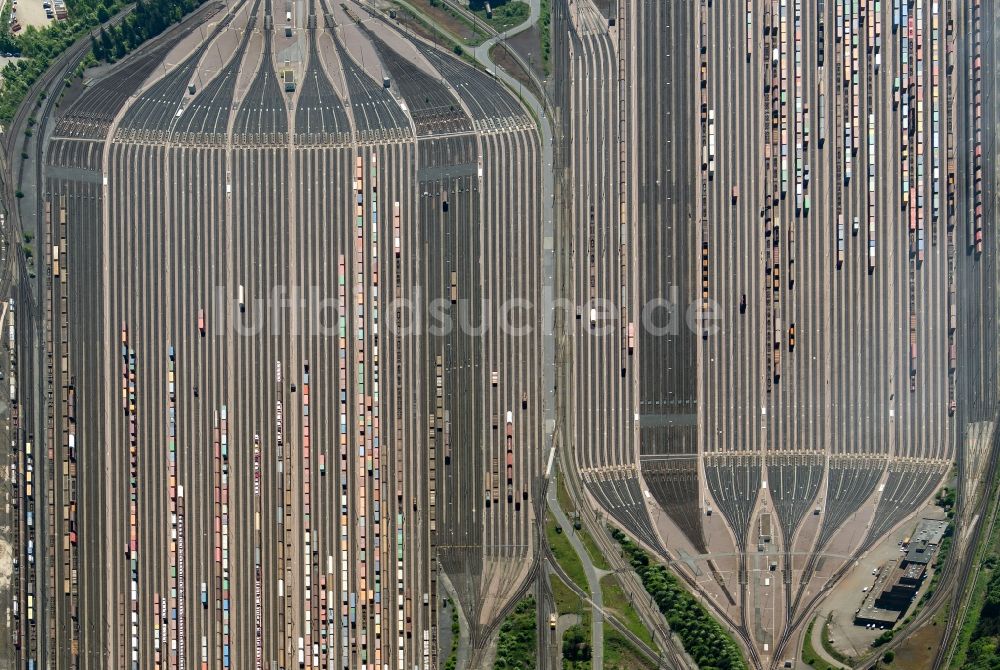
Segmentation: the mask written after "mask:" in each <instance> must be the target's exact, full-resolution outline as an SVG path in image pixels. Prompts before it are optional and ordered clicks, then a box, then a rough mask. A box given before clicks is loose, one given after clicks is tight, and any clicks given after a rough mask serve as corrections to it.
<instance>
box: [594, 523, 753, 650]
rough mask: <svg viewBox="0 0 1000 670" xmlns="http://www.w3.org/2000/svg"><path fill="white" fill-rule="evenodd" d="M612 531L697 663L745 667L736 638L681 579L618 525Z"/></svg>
mask: <svg viewBox="0 0 1000 670" xmlns="http://www.w3.org/2000/svg"><path fill="white" fill-rule="evenodd" d="M611 535H612V537H614V538H615V540H616V541H617V542H618V544H620V545H621V546H622V549H623V550H624V552H625V557H626V558H628V560H629V563H631V565H632V568H633V569H634V570H635V571H636V573H638V575H639V578H640V579H641V580H642V585H643V586H644V587H645V588H646V591H648V592H649V594H650V595H651V596H652V597H653V600H654V602H655V603H656V605H657V607H659V608H660V611H661V612H662V613H663V616H664V617H666V619H667V623H669V624H670V628H671V630H673V631H674V632H675V633H677V636H678V637H679V638H680V639H681V643H682V644H683V645H684V650H685V651H687V653H688V654H690V655H691V658H693V659H694V661H695V663H697V664H698V667H699V668H718V669H719V670H745V668H746V663H745V662H744V661H743V657H742V655H741V654H740V648H739V646H737V644H736V641H735V640H733V638H732V637H731V636H730V635H729V634H728V633H727V632H726V630H725V629H724V628H723V627H722V626H721V625H720V624H719V622H718V621H716V620H715V619H714V618H712V616H711V615H710V614H709V613H708V610H706V609H705V607H704V606H703V605H702V604H701V603H700V602H698V600H697V599H696V598H695V597H694V596H693V595H691V594H690V593H689V592H688V591H687V589H685V588H684V587H683V585H682V584H681V583H680V580H678V579H677V577H676V576H675V575H673V574H672V573H671V572H670V571H669V570H667V568H666V567H665V566H663V565H659V564H656V563H651V562H650V560H649V556H648V555H647V554H646V552H645V551H643V550H642V549H641V548H640V547H639V546H638V545H637V544H635V543H634V542H632V541H631V540H630V539H629V538H628V537H627V536H626V535H625V534H624V533H623V532H621V531H620V530H618V529H617V528H612V529H611Z"/></svg>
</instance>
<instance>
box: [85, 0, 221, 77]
mask: <svg viewBox="0 0 1000 670" xmlns="http://www.w3.org/2000/svg"><path fill="white" fill-rule="evenodd" d="M203 1H204V0H138V2H136V5H135V11H134V12H132V13H131V14H129V15H128V16H127V17H126V18H125V20H124V21H122V22H121V23H119V24H118V25H117V26H114V27H112V28H111V29H105V28H104V27H103V26H102V27H101V30H100V33H99V34H98V35H93V34H91V36H90V40H91V48H92V49H93V52H94V56H95V57H96V58H97V60H102V61H108V62H114V61H116V60H118V59H119V58H121V57H122V56H124V55H125V54H127V53H129V52H130V51H132V50H133V49H135V48H136V47H137V46H139V45H140V44H142V43H143V42H145V41H146V40H148V39H150V38H152V37H156V36H157V35H159V34H160V33H162V32H163V31H164V30H166V29H167V28H168V27H170V26H171V25H172V24H174V23H177V22H178V21H180V20H181V18H182V17H183V16H184V15H185V14H187V13H189V12H191V11H194V10H195V9H197V8H198V6H199V5H201V3H202V2H203Z"/></svg>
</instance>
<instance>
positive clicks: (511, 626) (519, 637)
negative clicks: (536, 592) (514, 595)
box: [493, 596, 538, 670]
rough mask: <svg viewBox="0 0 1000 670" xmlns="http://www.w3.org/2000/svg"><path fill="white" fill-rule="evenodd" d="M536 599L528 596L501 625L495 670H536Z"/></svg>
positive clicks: (494, 663) (494, 664)
mask: <svg viewBox="0 0 1000 670" xmlns="http://www.w3.org/2000/svg"><path fill="white" fill-rule="evenodd" d="M536 626H537V611H536V607H535V599H534V597H532V596H528V597H527V598H525V599H524V600H522V601H521V602H519V603H518V604H517V606H515V607H514V611H513V612H511V614H510V616H508V617H507V618H506V619H504V622H503V623H502V624H501V625H500V637H499V638H498V639H497V656H496V660H495V661H494V662H493V670H534V668H535V667H537V666H536V659H535V647H536V645H537V640H538V631H537V629H536Z"/></svg>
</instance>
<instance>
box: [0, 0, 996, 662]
mask: <svg viewBox="0 0 1000 670" xmlns="http://www.w3.org/2000/svg"><path fill="white" fill-rule="evenodd" d="M606 4H607V3H604V2H592V1H591V0H573V2H564V1H563V0H559V1H557V2H554V3H553V7H552V16H553V22H552V25H553V42H552V44H553V50H552V67H553V70H554V73H555V75H554V77H553V79H554V80H556V81H553V82H552V84H551V90H549V91H547V94H548V96H549V98H550V99H549V107H548V108H547V109H548V110H551V111H552V114H551V117H550V116H549V115H548V114H543V115H538V114H537V113H535V112H534V111H532V110H533V109H534V108H533V107H532V106H530V105H528V104H526V103H522V100H520V99H519V96H518V94H517V93H515V92H513V91H509V90H508V89H507V88H506V87H505V86H503V85H502V84H501V82H500V81H499V80H498V79H497V78H496V76H495V75H492V74H488V73H485V72H484V71H482V70H480V69H477V68H476V67H473V66H472V65H470V64H469V63H468V62H467V61H466V60H463V59H461V58H458V57H456V56H455V55H454V54H453V53H451V52H449V51H445V50H442V49H441V48H440V47H438V46H436V45H434V44H431V43H430V42H428V41H426V40H425V39H424V38H423V37H421V36H418V35H414V34H412V33H409V32H406V31H405V30H404V29H402V28H401V27H400V25H399V24H397V23H396V22H395V21H393V20H392V19H390V18H389V16H388V13H387V12H386V13H385V14H383V13H381V12H379V11H376V10H374V9H372V7H370V6H368V5H367V4H366V5H362V4H357V3H348V4H341V3H334V2H329V1H327V0H295V1H294V2H287V3H286V2H283V3H277V4H275V3H273V1H272V0H231V1H230V2H228V3H226V4H223V3H208V4H206V5H204V6H203V7H202V8H201V9H199V10H198V12H199V18H198V20H197V21H185V22H183V23H181V24H178V25H177V26H175V27H174V28H172V29H170V30H169V31H167V32H166V33H164V34H163V35H161V36H160V37H158V38H156V39H155V40H153V41H152V42H151V43H150V44H148V45H146V46H144V47H143V48H142V49H140V50H138V51H137V52H135V53H134V54H132V55H130V56H129V57H127V58H125V59H124V60H123V61H122V62H120V63H118V64H116V65H115V66H114V67H113V68H109V69H105V70H103V71H102V72H100V74H98V75H96V76H95V77H94V78H93V79H92V80H91V81H89V82H88V85H87V86H85V87H82V89H81V90H77V89H76V88H74V89H73V91H74V92H73V94H72V95H71V96H70V97H69V98H68V99H67V100H66V101H64V102H63V103H62V104H61V105H60V107H59V109H58V110H54V109H53V108H52V107H51V105H46V107H45V110H46V117H47V116H48V114H49V112H51V118H48V120H47V121H45V122H43V123H42V125H41V126H40V128H41V130H44V132H41V131H40V132H39V133H38V138H37V140H36V141H37V145H38V147H39V148H40V149H41V151H40V155H41V156H43V160H42V161H40V164H39V165H38V176H39V179H38V183H37V189H36V190H37V193H29V194H28V195H29V197H26V198H25V199H24V201H23V202H22V204H21V209H22V217H23V216H25V215H24V214H23V210H25V209H30V210H31V211H32V212H33V216H34V217H36V221H37V231H38V248H39V252H38V254H39V259H38V262H39V272H38V277H37V280H36V279H31V280H30V282H31V283H33V284H34V292H32V287H31V286H30V285H29V279H28V278H27V277H25V278H23V281H22V282H21V284H20V288H19V290H18V293H17V294H16V295H15V298H14V299H13V300H11V301H10V302H9V303H8V304H7V307H6V308H5V311H4V315H3V317H2V318H3V319H5V324H4V325H10V326H15V328H12V329H11V330H10V333H11V334H10V335H9V340H8V341H9V342H10V343H11V345H12V346H10V349H11V350H12V351H13V352H14V353H13V354H12V363H13V367H12V384H15V387H16V388H15V390H13V391H12V392H11V393H12V400H13V399H15V395H17V396H19V397H18V398H17V399H16V402H15V403H14V407H15V413H14V415H13V420H14V421H15V422H16V426H17V427H18V433H17V435H18V437H17V439H16V440H15V442H16V445H15V462H16V464H17V466H18V468H17V471H18V476H19V479H18V480H17V481H16V486H17V487H18V488H17V489H16V490H17V493H18V500H19V501H21V507H19V508H18V509H17V518H18V523H17V524H16V527H17V543H16V545H17V546H18V547H19V548H20V549H19V554H18V555H19V556H20V557H21V558H20V560H19V561H18V562H17V563H16V567H15V570H16V572H15V584H16V590H17V595H16V599H17V602H18V603H19V608H20V613H19V616H18V617H16V621H15V624H14V627H15V628H16V632H15V638H16V644H17V645H18V648H19V651H18V653H19V654H20V657H21V658H22V659H24V660H25V661H29V660H34V661H35V662H36V663H39V664H41V663H42V662H43V661H47V663H46V665H50V666H51V667H57V668H73V667H84V668H125V667H136V668H157V669H159V668H170V669H171V670H177V669H180V670H183V669H184V668H185V667H192V668H193V667H206V668H207V667H233V668H273V667H279V668H291V667H311V668H345V669H347V668H351V669H353V668H363V667H369V668H371V667H378V668H383V667H385V668H435V667H439V666H440V665H441V664H443V662H444V658H443V657H444V656H446V655H447V654H448V652H449V650H447V649H442V645H441V640H440V639H439V636H441V631H442V628H448V627H450V621H448V620H445V621H442V620H441V616H442V615H441V610H442V607H441V604H442V602H443V600H444V599H445V598H448V599H449V600H451V601H453V602H454V603H455V604H456V605H457V606H458V609H459V610H460V612H461V626H462V630H463V639H462V642H461V645H462V646H463V648H467V649H468V651H467V652H463V654H462V658H463V659H465V660H467V661H468V663H469V665H468V667H477V666H476V665H475V664H476V663H478V662H485V661H484V660H483V659H488V658H489V657H490V651H489V650H490V645H491V644H492V641H493V640H494V639H495V636H496V631H497V628H498V626H499V623H500V621H501V620H502V619H503V617H504V616H505V615H506V614H507V613H509V612H510V610H511V608H512V607H513V605H514V604H515V603H516V602H517V601H518V600H519V599H520V597H521V596H523V595H525V594H527V593H529V592H532V591H533V590H534V589H535V588H536V582H538V581H540V580H539V579H538V578H539V576H542V575H544V571H543V570H540V569H539V566H540V565H541V564H542V563H543V562H545V561H549V560H551V554H550V553H549V552H548V550H547V548H546V547H544V546H542V544H540V543H543V542H544V540H545V534H544V532H542V533H539V532H538V529H539V527H540V525H541V523H542V522H543V520H544V504H545V503H544V499H545V497H544V493H545V488H546V486H548V485H551V482H550V474H551V469H550V467H551V464H552V460H551V459H552V458H553V453H552V451H551V448H552V447H553V445H555V446H556V448H557V451H558V452H559V453H558V456H556V457H555V458H557V459H558V460H559V462H560V464H561V468H562V470H563V471H564V472H565V473H566V474H567V475H568V477H567V479H568V480H569V481H570V483H571V484H573V483H574V482H575V483H576V485H578V486H571V487H570V489H571V491H572V492H573V495H574V496H578V500H577V504H578V506H587V507H592V508H594V509H597V510H600V511H601V512H602V513H603V514H604V515H605V517H606V519H607V520H608V521H609V522H611V523H613V524H615V525H617V526H620V527H621V528H623V529H624V530H626V531H627V532H628V533H629V534H630V535H631V536H632V537H634V538H636V539H637V540H639V541H640V542H641V543H642V544H643V545H644V546H645V548H646V549H647V550H649V551H651V552H653V553H655V554H658V555H660V556H661V557H665V558H667V559H668V560H669V561H670V563H671V566H672V568H673V569H674V570H676V571H677V572H678V573H679V574H680V575H681V576H682V577H683V578H684V579H685V580H686V581H687V582H688V583H689V584H690V585H691V586H692V588H693V589H694V590H695V591H696V592H697V593H698V594H699V597H701V598H703V599H704V601H705V602H706V603H708V604H709V605H710V606H711V607H712V608H713V611H714V613H715V614H717V615H718V617H719V618H720V620H722V621H723V623H724V624H725V625H726V626H728V627H729V628H730V629H731V630H732V631H733V632H734V635H735V637H736V638H737V640H738V642H739V643H740V644H741V645H742V646H743V648H744V652H745V654H746V656H747V658H748V660H749V661H750V663H751V665H752V666H753V667H771V666H774V665H775V664H778V663H781V662H783V660H784V659H785V658H791V657H793V656H795V655H796V653H797V652H796V649H797V645H798V643H799V642H798V638H799V637H800V636H801V633H802V632H803V630H804V628H805V625H806V624H807V622H808V621H809V620H810V617H811V615H812V613H813V612H814V609H815V606H816V605H817V604H818V603H819V602H820V601H822V599H823V598H824V597H825V596H826V595H827V594H828V593H830V591H831V590H832V589H833V588H834V586H835V585H836V584H837V583H838V581H839V580H840V579H841V578H842V577H844V575H845V574H847V573H848V572H849V570H850V569H851V567H852V566H853V565H854V563H855V560H856V559H857V558H858V557H860V556H862V555H864V554H865V553H866V552H868V551H870V550H872V549H873V548H875V547H876V546H877V545H878V544H879V543H880V542H881V541H882V539H883V538H885V537H886V536H888V535H889V534H890V532H891V531H893V530H894V529H896V528H898V527H900V525H901V524H903V523H906V522H908V520H909V519H911V518H912V517H913V515H914V514H915V513H916V512H918V511H919V510H920V509H922V508H923V506H924V505H925V504H926V503H927V501H928V500H929V499H930V498H931V497H932V496H933V495H934V494H935V493H936V492H937V490H938V489H939V488H940V486H941V485H942V483H943V482H944V481H945V480H946V478H948V477H949V474H950V473H952V472H953V466H954V465H955V464H956V462H957V465H958V467H959V468H960V470H961V471H963V472H966V471H975V470H978V469H980V468H986V466H987V461H986V460H975V459H974V458H972V457H971V456H968V455H967V452H966V441H967V438H966V436H967V433H970V431H971V432H974V433H975V434H977V435H985V436H986V437H985V438H984V440H985V441H986V442H992V440H993V431H992V422H993V420H994V415H995V412H996V394H995V390H994V387H995V384H994V383H993V381H994V377H995V373H996V361H995V356H996V354H995V349H996V346H995V341H994V340H993V336H992V335H991V332H992V329H993V314H994V313H995V311H996V305H995V301H994V293H993V290H994V289H993V286H994V284H995V279H996V278H995V276H994V268H993V265H992V263H993V261H992V257H993V252H994V245H995V241H994V239H993V236H992V235H991V232H992V231H990V230H989V227H988V226H984V221H988V220H989V216H990V215H991V212H992V206H991V204H990V203H991V202H992V197H993V195H992V186H991V184H992V180H993V179H994V178H995V175H994V172H993V170H994V168H993V165H992V163H991V162H990V160H986V159H984V155H985V156H987V157H988V156H990V150H991V149H992V147H993V139H992V137H993V130H992V129H993V127H994V125H993V123H994V114H995V111H994V109H993V106H992V104H991V100H992V94H993V93H992V81H991V80H990V79H988V78H987V79H986V80H984V79H983V76H982V72H981V71H980V68H979V63H980V62H981V61H980V60H978V59H980V58H981V57H982V56H983V54H984V48H985V54H986V55H989V54H991V53H992V46H991V45H990V43H989V40H987V41H986V42H985V43H984V42H983V40H982V37H981V35H982V33H983V31H984V30H985V31H987V34H989V28H988V27H984V25H982V22H983V21H984V20H986V19H984V17H983V15H982V8H981V6H980V4H979V3H978V2H976V1H975V0H968V1H960V0H939V1H937V2H935V1H933V0H909V1H908V0H899V1H894V0H882V1H879V0H860V1H858V0H854V1H853V2H852V1H848V0H819V2H812V1H810V2H803V1H802V0H746V2H743V0H741V1H740V2H739V3H737V4H738V5H739V6H738V7H736V6H730V5H731V4H732V3H723V2H718V1H715V2H709V1H708V0H697V1H691V2H684V1H680V0H676V1H674V0H671V1H664V2H625V1H624V0H619V2H617V3H614V4H613V5H611V6H610V9H609V7H608V6H606ZM990 20H991V19H990ZM984 44H985V47H984ZM990 76H992V74H991V75H990ZM521 95H523V96H525V98H530V97H531V94H530V93H527V92H525V91H522V92H521ZM984 95H985V99H986V101H987V104H986V106H985V108H984V106H983V103H982V100H983V98H984ZM984 109H985V111H984ZM984 115H985V120H984ZM550 122H551V123H553V124H554V127H555V128H556V131H557V132H556V142H557V143H561V145H560V147H559V150H558V151H556V158H555V161H554V164H553V165H548V164H546V159H545V156H546V148H545V146H544V142H545V141H546V139H545V138H547V137H548V136H549V135H548V132H549V131H548V128H549V124H550ZM984 130H985V132H984ZM984 149H985V150H984ZM553 168H555V169H556V170H557V171H558V173H557V188H556V194H557V196H558V197H557V198H556V200H555V202H554V205H553V203H552V201H551V200H550V199H551V197H552V194H551V193H549V190H550V188H551V186H550V184H551V182H550V181H547V179H549V176H548V175H549V174H550V173H551V171H552V170H553ZM984 176H985V178H984ZM984 203H985V211H984ZM553 206H554V210H555V220H556V227H555V232H553V231H552V230H550V229H549V227H548V224H547V221H546V207H553ZM553 268H554V270H553ZM552 297H555V298H560V297H562V298H566V299H567V300H568V301H569V303H571V304H573V305H574V308H573V309H570V310H568V311H567V312H566V319H565V321H564V322H561V321H560V320H558V319H556V320H555V322H554V323H555V325H556V326H557V327H558V328H561V329H562V333H556V334H557V335H562V336H561V337H558V336H557V337H552V333H551V332H550V331H549V330H548V327H547V325H546V323H545V321H546V318H545V314H544V313H543V310H542V309H539V306H543V307H547V306H548V305H549V304H550V303H549V302H548V301H549V300H550V299H551V298H552ZM33 313H37V315H38V317H39V318H37V319H36V318H33V316H32V314H33ZM708 313H711V315H712V316H713V318H711V319H708V318H705V315H706V314H708ZM599 322H600V323H599ZM605 322H609V323H611V326H610V327H606V328H601V327H599V326H604V325H606V323H605ZM504 325H507V326H508V327H503V326H504ZM513 326H516V327H513ZM5 332H6V331H5ZM15 333H16V336H15ZM32 338H35V340H37V342H38V347H39V348H38V350H37V351H38V353H35V347H34V346H33V344H32V342H33V341H35V340H33V339H32ZM553 350H555V351H556V353H555V354H553ZM551 370H556V372H555V373H554V378H555V379H557V380H558V383H556V384H550V383H549V382H550V381H551V379H552V376H551V375H553V373H552V372H551ZM546 371H548V372H546ZM974 446H975V448H974V449H973V448H970V449H969V452H968V453H976V454H978V453H981V445H974ZM977 458H978V457H977ZM30 477H33V478H34V481H32V480H31V479H29V478H30ZM32 485H33V486H34V489H32V488H30V487H31V486H32ZM29 514H30V515H31V521H30V522H29V521H28V518H29ZM29 541H30V542H31V547H32V549H30V550H28V549H27V547H28V542H29ZM28 552H30V554H29V553H28ZM36 556H37V560H36ZM538 591H539V592H540V593H544V589H540V588H539V589H538ZM632 595H633V596H640V598H641V596H642V594H632ZM543 600H544V599H543ZM544 606H545V605H544V604H543V607H544ZM543 620H545V618H544V617H543V616H541V615H540V616H539V621H543ZM539 628H540V629H544V626H543V625H541V624H540V625H539ZM664 630H665V628H664ZM449 639H450V638H449ZM544 639H545V638H544V636H542V640H543V642H542V644H541V645H540V647H539V648H540V652H539V653H540V655H544V654H545V653H547V652H544V651H543V649H544V645H545V642H544ZM665 651H666V650H665ZM543 660H544V659H543ZM546 662H547V661H546ZM685 662H686V661H685V659H684V658H683V657H681V656H680V655H672V656H671V657H670V663H671V664H680V665H683V664H684V663H685ZM543 665H544V663H543ZM545 667H547V666H545Z"/></svg>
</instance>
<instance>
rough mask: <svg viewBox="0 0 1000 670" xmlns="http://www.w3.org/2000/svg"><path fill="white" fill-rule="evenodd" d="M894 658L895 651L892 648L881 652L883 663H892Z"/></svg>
mask: <svg viewBox="0 0 1000 670" xmlns="http://www.w3.org/2000/svg"><path fill="white" fill-rule="evenodd" d="M895 659H896V652H894V651H893V650H892V649H890V650H889V651H887V652H885V653H884V654H882V662H883V663H892V662H893V661H894V660H895Z"/></svg>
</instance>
